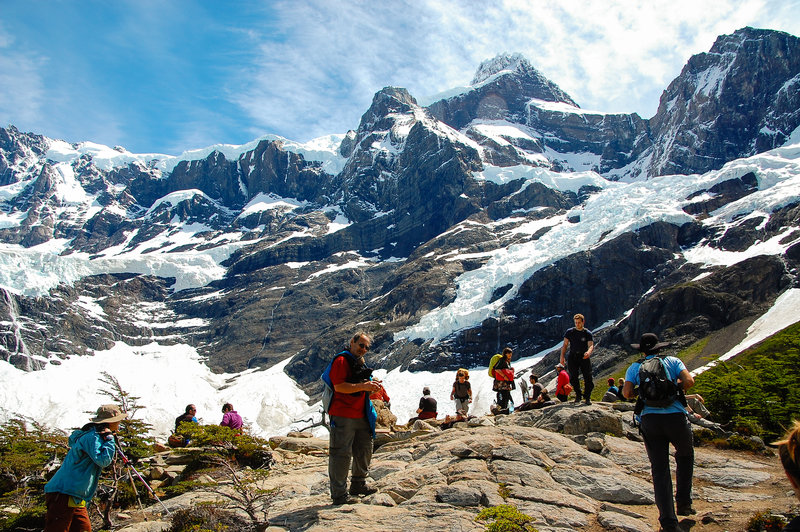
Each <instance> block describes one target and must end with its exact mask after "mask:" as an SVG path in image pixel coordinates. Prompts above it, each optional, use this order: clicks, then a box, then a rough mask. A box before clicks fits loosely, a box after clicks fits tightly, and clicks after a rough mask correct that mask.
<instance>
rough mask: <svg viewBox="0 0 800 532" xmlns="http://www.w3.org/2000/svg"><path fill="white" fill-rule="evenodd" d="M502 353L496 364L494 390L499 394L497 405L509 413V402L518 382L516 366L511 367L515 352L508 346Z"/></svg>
mask: <svg viewBox="0 0 800 532" xmlns="http://www.w3.org/2000/svg"><path fill="white" fill-rule="evenodd" d="M501 355H502V356H501V357H500V359H499V360H498V361H497V363H496V364H495V365H494V383H493V384H492V390H494V391H495V392H497V394H498V400H497V405H498V407H499V408H500V412H502V413H507V412H506V411H507V410H508V403H509V401H511V390H514V389H515V388H516V384H514V368H512V367H511V357H512V356H513V355H514V352H513V351H512V350H511V348H510V347H506V348H505V349H503V352H502V353H501Z"/></svg>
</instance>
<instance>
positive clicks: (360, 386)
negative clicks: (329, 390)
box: [333, 381, 381, 393]
mask: <svg viewBox="0 0 800 532" xmlns="http://www.w3.org/2000/svg"><path fill="white" fill-rule="evenodd" d="M380 388H381V387H380V384H378V383H377V382H372V381H367V382H340V383H339V384H334V385H333V389H334V390H336V391H337V392H339V393H356V392H369V393H373V392H377V391H378V390H380Z"/></svg>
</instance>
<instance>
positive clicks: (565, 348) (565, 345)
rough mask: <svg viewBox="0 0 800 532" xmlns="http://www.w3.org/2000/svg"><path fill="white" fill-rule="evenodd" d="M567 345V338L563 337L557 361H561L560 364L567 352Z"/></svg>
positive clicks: (562, 362)
mask: <svg viewBox="0 0 800 532" xmlns="http://www.w3.org/2000/svg"><path fill="white" fill-rule="evenodd" d="M568 345H569V340H567V339H566V338H564V343H563V344H562V345H561V360H560V361H559V362H561V364H562V365H563V364H564V360H565V358H564V357H565V356H566V354H567V346H568Z"/></svg>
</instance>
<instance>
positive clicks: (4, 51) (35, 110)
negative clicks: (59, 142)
mask: <svg viewBox="0 0 800 532" xmlns="http://www.w3.org/2000/svg"><path fill="white" fill-rule="evenodd" d="M13 45H14V37H13V36H12V35H11V34H9V33H8V32H7V31H6V29H5V28H4V27H3V24H2V23H0V95H2V97H0V125H2V126H5V125H6V124H7V123H11V122H12V118H13V119H14V120H19V119H22V120H24V121H26V122H37V121H38V120H39V119H40V109H41V106H42V100H43V98H44V84H43V82H42V78H41V75H40V73H39V70H40V69H41V68H44V67H45V66H46V64H47V60H46V59H45V58H43V57H38V56H36V55H35V54H32V53H29V52H25V51H20V50H16V49H14V48H13Z"/></svg>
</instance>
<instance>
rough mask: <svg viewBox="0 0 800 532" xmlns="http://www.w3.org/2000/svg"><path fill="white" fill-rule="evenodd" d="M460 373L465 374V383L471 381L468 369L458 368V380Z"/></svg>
mask: <svg viewBox="0 0 800 532" xmlns="http://www.w3.org/2000/svg"><path fill="white" fill-rule="evenodd" d="M459 373H463V374H464V380H465V381H468V380H469V370H468V369H466V368H458V371H456V379H457V378H458V374H459Z"/></svg>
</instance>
